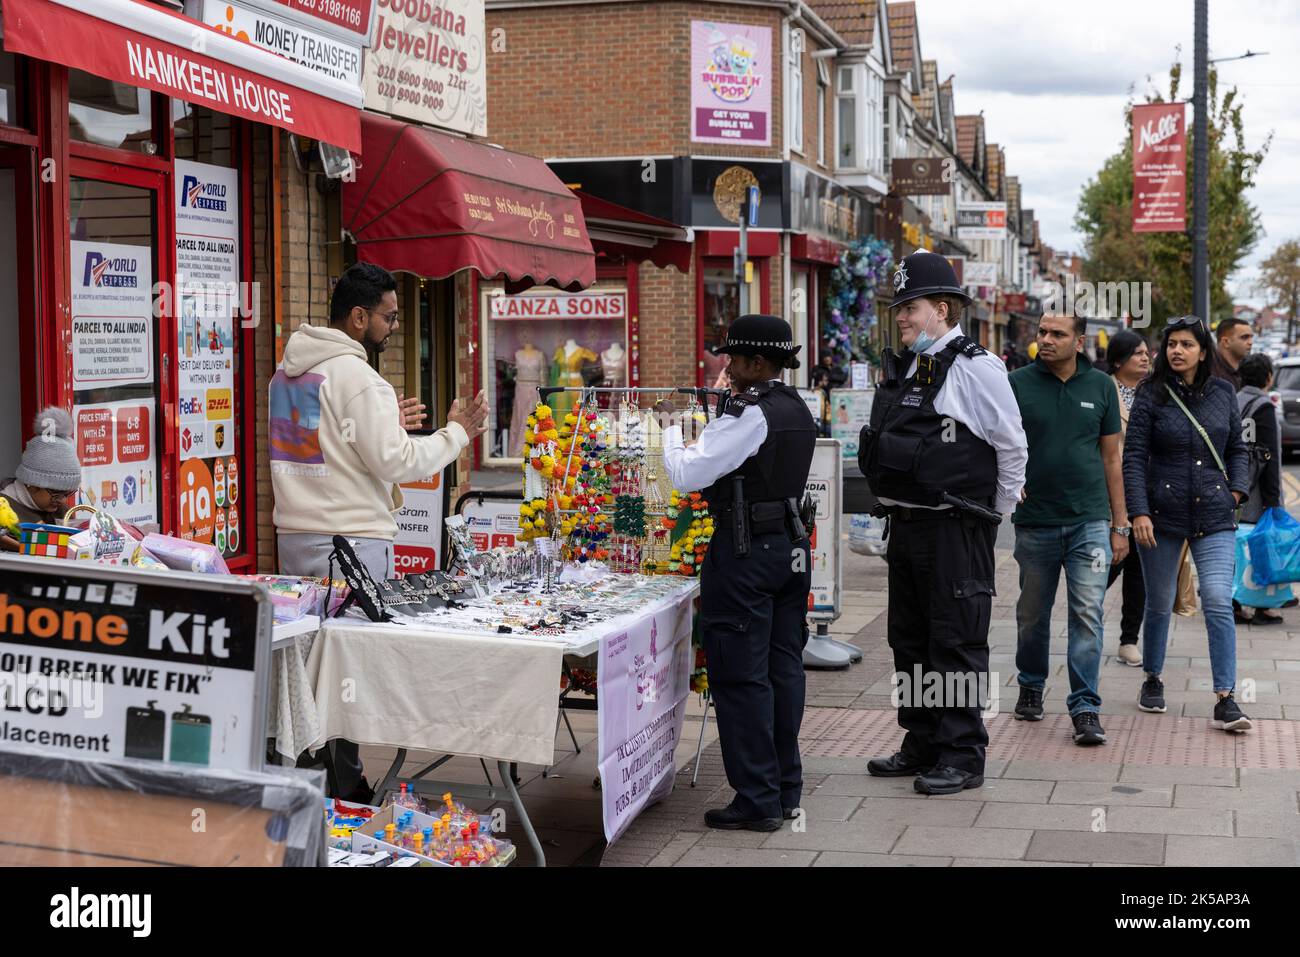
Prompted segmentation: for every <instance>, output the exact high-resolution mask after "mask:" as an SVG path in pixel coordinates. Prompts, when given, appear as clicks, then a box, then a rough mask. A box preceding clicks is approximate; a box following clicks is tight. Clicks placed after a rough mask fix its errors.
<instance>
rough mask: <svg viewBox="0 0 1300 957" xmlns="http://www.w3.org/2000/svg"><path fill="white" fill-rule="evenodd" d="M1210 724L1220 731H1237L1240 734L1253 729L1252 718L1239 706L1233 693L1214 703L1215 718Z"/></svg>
mask: <svg viewBox="0 0 1300 957" xmlns="http://www.w3.org/2000/svg"><path fill="white" fill-rule="evenodd" d="M1210 726H1211V727H1214V728H1218V729H1219V730H1220V731H1236V732H1237V733H1239V734H1240V733H1244V732H1246V731H1249V730H1250V729H1251V724H1250V718H1248V717H1247V716H1246V714H1245V712H1243V711H1242V710H1241V708H1239V707H1238V706H1237V700H1236V699H1235V698H1234V697H1233V696H1232V695H1228V696H1227V697H1226V698H1220V699H1219V700H1218V701H1216V702H1215V703H1214V720H1213V721H1211V722H1210Z"/></svg>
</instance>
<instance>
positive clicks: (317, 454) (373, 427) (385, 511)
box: [270, 326, 469, 540]
mask: <svg viewBox="0 0 1300 957" xmlns="http://www.w3.org/2000/svg"><path fill="white" fill-rule="evenodd" d="M270 412H271V438H270V447H271V486H272V488H273V489H274V491H275V513H274V521H275V527H276V531H278V532H282V533H294V532H310V533H314V534H319V535H351V536H356V537H358V538H382V539H389V540H391V539H392V538H393V537H394V536H395V535H396V534H397V522H396V521H395V520H394V519H393V515H392V513H393V512H395V511H397V510H398V509H399V508H401V506H402V492H401V489H399V488H398V487H397V485H398V483H399V482H413V481H417V480H419V479H424V478H428V477H430V476H432V475H437V474H438V473H439V472H441V471H442V470H443V469H444V468H446V467H447V466H448V465H450V464H451V463H452V462H454V461H456V459H457V457H459V455H460V453H461V451H462V450H463V449H464V448H465V447H466V446H467V445H469V436H468V435H467V434H466V432H465V430H464V429H463V428H462V427H461V426H460V425H459V424H457V423H455V422H449V423H448V424H447V427H446V428H444V429H441V430H439V431H438V432H436V433H434V434H433V435H430V436H413V435H409V434H407V432H406V430H405V429H403V428H402V426H401V423H400V421H399V411H398V405H397V393H396V392H394V391H393V387H392V386H391V385H389V384H388V382H387V381H386V380H385V379H384V378H383V376H381V375H380V374H379V373H378V372H376V371H375V370H374V369H372V368H371V367H370V365H369V363H367V362H366V351H365V348H364V347H363V346H362V345H361V343H359V342H357V341H356V340H355V339H352V338H350V337H349V336H348V335H347V334H346V333H344V332H341V331H339V330H337V329H334V328H333V327H328V326H326V327H322V326H302V327H300V328H299V329H298V331H297V332H295V333H294V334H293V335H292V336H290V337H289V342H288V343H287V344H286V345H285V347H284V362H283V363H282V364H281V366H280V368H279V369H278V370H276V373H275V376H274V378H272V379H271V388H270Z"/></svg>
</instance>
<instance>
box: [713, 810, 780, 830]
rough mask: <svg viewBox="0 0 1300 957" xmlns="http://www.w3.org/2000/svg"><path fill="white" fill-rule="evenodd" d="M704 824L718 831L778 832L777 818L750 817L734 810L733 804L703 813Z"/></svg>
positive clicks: (778, 820)
mask: <svg viewBox="0 0 1300 957" xmlns="http://www.w3.org/2000/svg"><path fill="white" fill-rule="evenodd" d="M704 823H705V824H707V825H708V826H709V827H714V828H717V829H718V830H720V831H779V830H780V829H781V819H780V818H779V817H750V816H748V815H747V814H744V813H742V812H741V811H739V810H737V809H736V806H735V805H734V804H728V805H727V806H726V807H715V808H713V809H712V810H709V811H705V812H704Z"/></svg>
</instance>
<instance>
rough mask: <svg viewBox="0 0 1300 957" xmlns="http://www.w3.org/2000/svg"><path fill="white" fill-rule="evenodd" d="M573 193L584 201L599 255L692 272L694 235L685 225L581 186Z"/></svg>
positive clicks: (589, 234)
mask: <svg viewBox="0 0 1300 957" xmlns="http://www.w3.org/2000/svg"><path fill="white" fill-rule="evenodd" d="M573 195H575V196H577V197H578V200H579V201H580V202H581V203H582V215H583V218H584V219H586V221H587V235H588V236H590V237H591V245H592V248H594V249H595V250H596V255H597V256H602V255H603V256H610V257H622V258H623V259H626V260H627V261H628V262H638V263H639V262H651V263H654V264H655V265H656V266H658V267H659V268H660V269H666V268H667V267H669V266H676V267H677V270H678V272H683V273H687V272H690V271H691V256H692V254H693V246H692V243H691V236H690V233H689V232H687V231H686V230H685V229H683V228H682V227H681V226H678V225H677V224H676V223H670V222H669V221H668V220H666V219H660V218H659V217H658V216H651V215H650V214H649V213H643V212H641V211H640V210H636V209H630V208H629V207H627V206H620V205H619V204H618V203H611V202H610V201H609V200H607V199H601V198H600V197H599V196H592V195H591V194H590V193H584V192H583V191H582V190H581V189H574V190H573Z"/></svg>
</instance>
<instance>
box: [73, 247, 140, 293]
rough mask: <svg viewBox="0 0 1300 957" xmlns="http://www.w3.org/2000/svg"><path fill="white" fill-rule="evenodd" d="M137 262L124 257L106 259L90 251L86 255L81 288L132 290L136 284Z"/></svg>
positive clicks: (98, 253) (102, 255)
mask: <svg viewBox="0 0 1300 957" xmlns="http://www.w3.org/2000/svg"><path fill="white" fill-rule="evenodd" d="M138 268H139V260H137V259H133V258H128V257H126V256H116V257H114V258H112V259H109V258H107V257H106V256H105V255H104V254H103V253H100V252H95V251H93V250H92V251H90V252H88V253H86V270H85V275H84V276H83V277H82V279H81V284H82V285H83V286H105V287H113V288H118V289H134V288H135V287H136V284H137V283H138V281H139V280H138V279H137V277H136V275H135V272H136V270H137V269H138Z"/></svg>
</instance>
